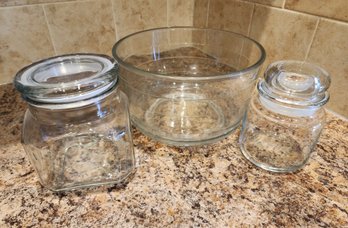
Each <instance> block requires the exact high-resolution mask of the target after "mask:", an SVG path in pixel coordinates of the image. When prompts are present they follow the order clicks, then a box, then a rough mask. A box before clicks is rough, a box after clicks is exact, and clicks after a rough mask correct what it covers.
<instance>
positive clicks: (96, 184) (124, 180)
mask: <svg viewBox="0 0 348 228" xmlns="http://www.w3.org/2000/svg"><path fill="white" fill-rule="evenodd" d="M135 173H136V169H135V168H134V169H133V170H132V171H130V172H129V173H128V174H127V175H125V176H124V177H122V178H121V179H119V180H112V181H101V182H94V183H82V184H81V185H78V184H76V185H73V186H68V187H66V186H63V187H61V188H52V187H47V188H48V189H49V190H51V191H53V192H65V191H74V190H77V189H84V188H92V187H99V186H108V185H109V186H110V187H112V186H114V185H123V184H126V183H128V182H129V181H130V180H131V179H133V177H134V175H135ZM42 186H44V185H42ZM44 187H45V186H44Z"/></svg>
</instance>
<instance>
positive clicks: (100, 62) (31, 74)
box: [14, 54, 117, 104]
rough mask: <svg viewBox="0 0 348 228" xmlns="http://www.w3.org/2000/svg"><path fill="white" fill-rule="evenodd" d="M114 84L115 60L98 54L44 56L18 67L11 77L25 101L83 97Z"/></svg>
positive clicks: (69, 99)
mask: <svg viewBox="0 0 348 228" xmlns="http://www.w3.org/2000/svg"><path fill="white" fill-rule="evenodd" d="M116 83H117V64H116V62H115V60H114V59H112V58H111V57H109V56H107V55H98V54H69V55H61V56H56V57H52V58H49V59H44V60H41V61H39V62H35V63H33V64H31V65H29V66H26V67H24V68H23V69H21V70H20V71H19V72H18V73H17V74H16V77H15V80H14V84H15V87H16V88H17V90H19V91H20V92H21V93H22V96H23V97H24V98H25V99H26V100H29V101H34V102H38V103H50V104H52V103H56V104H57V103H58V104H62V103H71V102H76V101H82V100H86V99H89V98H92V97H95V96H98V95H100V94H102V93H104V92H106V91H108V90H109V89H111V88H112V87H113V86H114V85H115V84H116Z"/></svg>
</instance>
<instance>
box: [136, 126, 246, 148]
mask: <svg viewBox="0 0 348 228" xmlns="http://www.w3.org/2000/svg"><path fill="white" fill-rule="evenodd" d="M132 123H133V124H134V126H135V127H136V128H137V129H138V130H139V131H140V132H141V133H143V134H144V135H146V136H148V137H150V138H151V139H153V140H155V141H158V142H161V143H164V144H167V145H171V146H178V147H188V146H200V145H206V144H211V143H216V142H218V141H220V140H222V139H224V138H226V137H227V136H229V135H230V134H231V133H233V132H234V131H235V130H236V128H238V127H239V124H240V121H238V122H237V123H236V124H235V125H233V126H232V127H231V128H229V129H227V130H226V131H224V132H223V133H222V134H219V135H218V136H215V137H211V138H205V139H203V140H174V139H170V138H165V137H160V136H158V135H156V134H153V133H151V132H149V131H147V130H145V128H144V127H141V125H139V124H137V123H136V122H135V121H133V120H132Z"/></svg>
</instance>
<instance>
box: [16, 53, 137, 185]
mask: <svg viewBox="0 0 348 228" xmlns="http://www.w3.org/2000/svg"><path fill="white" fill-rule="evenodd" d="M14 83H15V87H16V88H17V89H18V90H19V91H20V92H21V93H22V96H23V98H24V99H25V100H26V101H27V103H28V109H27V111H26V113H25V117H24V123H23V131H22V144H23V146H24V149H25V151H26V153H27V154H28V156H29V158H30V161H31V163H32V165H33V166H34V168H35V170H36V172H37V174H38V177H39V180H40V182H41V184H42V185H43V186H45V187H47V188H49V189H51V190H53V191H62V190H69V189H75V188H79V187H88V186H94V185H101V184H113V183H118V182H122V181H124V180H126V179H127V177H128V176H129V175H130V174H132V173H133V172H134V170H135V158H134V151H133V143H132V136H131V132H130V122H129V117H128V116H129V114H128V100H127V97H126V95H125V94H124V93H123V92H121V91H120V90H119V88H118V83H117V65H116V63H115V61H114V60H113V59H112V58H110V57H108V56H105V55H95V54H72V55H63V56H57V57H53V58H50V59H46V60H42V61H40V62H36V63H33V64H31V65H30V66H27V67H25V68H23V69H22V70H20V71H19V72H18V73H17V75H16V78H15V81H14Z"/></svg>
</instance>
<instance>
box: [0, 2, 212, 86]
mask: <svg viewBox="0 0 348 228" xmlns="http://www.w3.org/2000/svg"><path fill="white" fill-rule="evenodd" d="M201 1H202V0H143V1H141V0H139V1H128V0H0V84H5V83H9V82H12V80H13V77H14V75H15V73H16V72H17V71H18V70H19V69H20V68H22V67H24V66H25V65H28V64H30V63H31V62H34V61H37V60H40V59H43V58H47V57H49V56H52V55H59V54H65V53H74V52H94V53H105V54H109V55H111V48H112V46H113V44H114V43H115V42H116V41H117V40H118V39H120V38H122V37H124V36H126V35H128V34H130V33H133V32H136V31H140V30H144V29H150V28H155V27H166V26H176V25H185V26H192V25H193V14H194V7H195V5H201V4H200V2H201ZM197 3H198V4H197ZM203 14H204V16H205V17H206V13H203Z"/></svg>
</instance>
